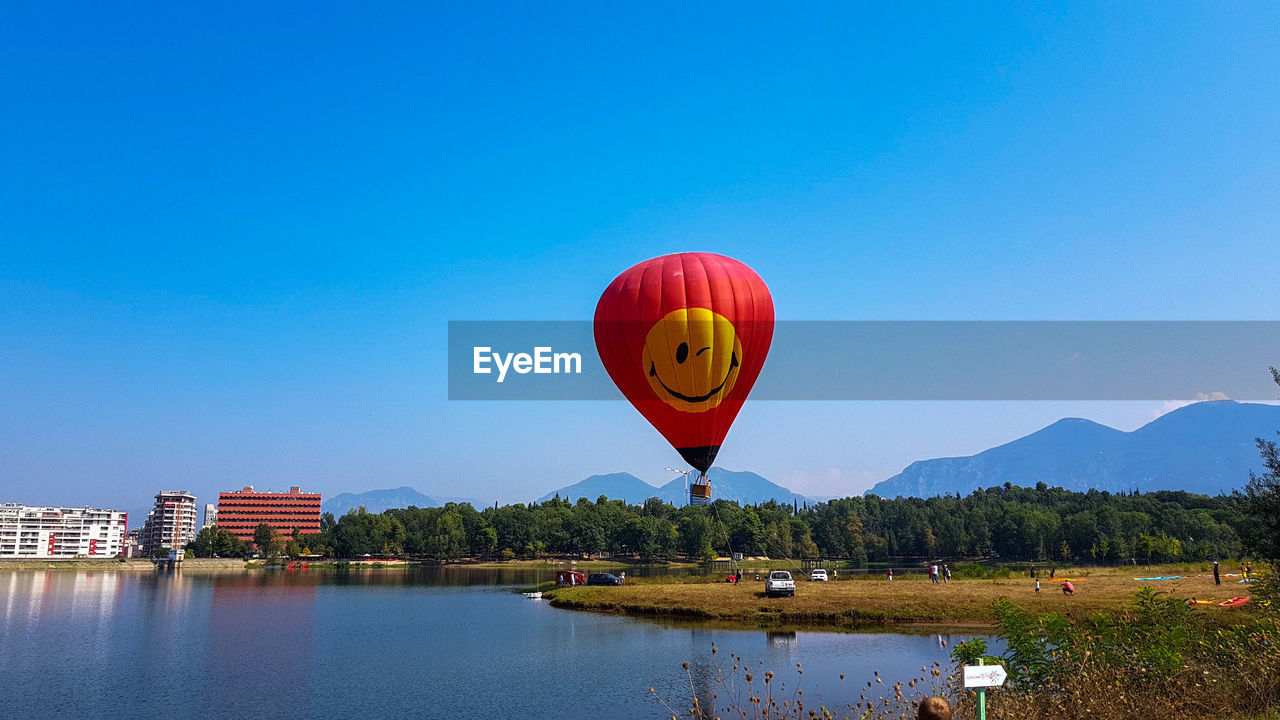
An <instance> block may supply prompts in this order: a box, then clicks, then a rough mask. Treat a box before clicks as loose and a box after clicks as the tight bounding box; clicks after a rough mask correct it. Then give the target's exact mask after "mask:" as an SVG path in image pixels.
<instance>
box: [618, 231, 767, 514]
mask: <svg viewBox="0 0 1280 720" xmlns="http://www.w3.org/2000/svg"><path fill="white" fill-rule="evenodd" d="M594 329H595V338H596V350H597V351H598V352H599V353H600V360H601V361H602V362H603V363H604V367H605V369H606V370H607V371H608V372H609V377H610V378H612V379H613V382H614V383H615V384H616V385H617V386H618V389H619V390H621V391H622V394H623V395H624V396H625V397H626V398H627V400H629V401H631V404H632V405H634V406H635V408H636V409H637V410H639V411H640V414H641V415H643V416H644V417H645V419H646V420H648V421H649V422H650V423H652V424H653V426H654V427H655V428H657V430H658V432H660V433H662V436H663V437H665V438H666V439H667V441H668V442H670V443H671V445H672V446H674V447H675V449H676V450H677V451H678V452H679V453H680V455H681V456H682V457H684V459H685V461H686V462H688V463H689V464H690V465H692V466H693V467H694V468H696V469H697V470H698V473H699V475H698V478H697V479H696V480H695V481H694V482H693V483H692V484H690V486H689V502H690V503H691V504H695V505H705V504H707V503H708V502H710V500H711V484H710V482H708V480H707V477H706V474H707V470H708V469H710V467H711V464H712V463H713V462H714V461H715V459H716V454H717V453H718V452H719V451H720V445H721V443H723V442H724V438H725V435H727V434H728V432H729V426H730V425H732V424H733V420H734V418H736V417H737V416H738V411H739V410H741V409H742V404H743V403H744V402H745V401H746V399H747V394H748V393H750V392H751V387H752V385H754V384H755V382H756V378H757V377H759V375H760V369H761V368H763V367H764V359H765V356H766V355H768V353H769V343H770V342H771V341H772V340H773V298H772V297H770V295H769V288H768V287H766V286H765V284H764V281H763V280H761V279H760V276H759V275H757V274H756V273H755V271H753V270H752V269H751V268H749V267H747V266H746V265H744V264H742V263H741V262H739V261H737V260H734V259H733V258H729V257H725V256H723V255H716V254H714V253H677V254H674V255H663V256H662V257H656V258H653V259H652V260H646V261H644V262H642V263H640V264H639V265H636V266H635V267H632V268H630V269H629V270H627V271H626V272H623V273H622V274H621V275H619V276H618V277H617V278H615V279H614V281H613V282H612V283H610V284H609V287H608V288H606V289H605V291H604V294H603V295H601V296H600V302H599V303H598V304H597V305H596V315H595V325H594Z"/></svg>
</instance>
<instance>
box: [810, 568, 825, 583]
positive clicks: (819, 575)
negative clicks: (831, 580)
mask: <svg viewBox="0 0 1280 720" xmlns="http://www.w3.org/2000/svg"><path fill="white" fill-rule="evenodd" d="M809 580H810V582H826V581H827V571H826V570H823V569H822V568H818V569H817V570H814V571H813V572H811V573H809Z"/></svg>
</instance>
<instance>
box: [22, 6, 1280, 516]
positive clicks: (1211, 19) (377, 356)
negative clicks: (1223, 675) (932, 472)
mask: <svg viewBox="0 0 1280 720" xmlns="http://www.w3.org/2000/svg"><path fill="white" fill-rule="evenodd" d="M3 15H4V21H3V22H2V23H0V107H3V108H4V109H3V111H2V112H0V501H4V500H16V501H23V502H30V503H76V504H83V503H90V504H99V505H113V506H118V507H124V508H137V507H141V506H144V505H146V504H147V503H148V502H149V496H150V495H151V494H153V493H154V492H155V491H156V490H158V489H160V488H168V487H180V488H190V489H192V490H193V491H195V492H196V493H197V494H198V495H200V496H201V500H202V501H204V500H206V499H212V495H213V494H214V493H215V492H216V491H217V490H218V489H227V488H234V487H239V486H240V485H242V484H246V483H254V484H256V485H258V486H259V487H276V488H279V487H285V486H288V485H290V484H301V485H303V486H305V487H307V488H310V489H315V490H320V491H322V492H325V493H326V494H333V493H336V492H340V491H344V490H363V489H370V488H375V487H393V486H398V485H402V484H410V485H414V486H416V487H417V488H419V489H420V490H423V491H424V492H427V493H440V494H454V495H468V496H475V497H479V498H481V499H482V500H485V501H489V500H492V499H501V500H503V501H515V500H523V499H528V498H533V497H537V496H539V495H541V494H542V493H544V492H546V491H548V490H550V489H552V488H555V487H558V486H559V485H563V484H568V483H569V482H573V481H576V480H578V479H581V478H582V477H584V476H586V475H588V474H592V473H598V472H610V471H618V470H628V471H631V472H634V473H636V474H637V475H639V476H640V477H642V478H644V479H646V480H650V481H653V482H659V481H661V480H663V479H665V478H664V477H663V472H662V467H664V466H665V465H668V464H673V463H674V462H676V460H677V458H676V456H675V454H674V452H673V451H671V450H670V449H669V447H667V446H666V444H665V443H664V442H663V441H662V440H661V438H659V437H658V436H657V434H656V433H655V432H653V431H652V430H651V429H650V428H649V427H648V425H647V424H646V423H645V422H644V421H643V420H642V419H641V418H640V417H639V416H638V414H636V413H635V412H634V411H633V410H632V409H631V408H630V407H629V406H628V405H626V404H624V403H621V402H618V403H584V404H574V403H525V404H494V403H470V404H468V403H457V402H454V403H451V402H448V401H447V400H446V399H445V392H446V387H445V374H444V339H445V328H446V322H447V321H448V320H451V319H587V318H589V317H590V313H591V311H592V309H593V308H594V304H595V301H596V298H597V297H598V296H599V293H600V291H601V290H602V289H603V288H604V286H605V285H606V284H607V283H608V282H609V280H611V279H612V278H613V277H614V276H615V275H616V274H617V273H618V272H619V271H621V270H622V269H625V268H626V267H628V266H630V265H631V264H633V263H635V262H638V261H640V260H643V259H646V258H648V257H652V256H654V255H658V254H661V253H666V252H672V251H680V250H711V251H717V252H722V253H725V254H728V255H732V256H734V257H737V258H739V259H741V260H743V261H745V262H747V263H748V264H750V265H752V266H753V267H754V268H755V269H756V270H757V271H758V272H759V273H760V274H761V275H762V276H763V277H764V278H765V279H766V281H767V282H768V283H769V285H770V287H771V288H772V291H773V294H774V299H775V303H776V306H777V309H778V314H779V317H780V318H785V319H886V320H892V319H1015V318H1016V319H1276V318H1277V309H1280V290H1277V283H1276V282H1275V278H1276V277H1277V273H1278V271H1280V260H1278V259H1277V258H1278V256H1280V254H1278V253H1277V250H1276V248H1277V246H1278V245H1280V230H1278V228H1280V202H1277V198H1280V133H1278V132H1277V131H1276V129H1277V128H1280V6H1277V5H1276V4H1274V3H1248V2H1242V3H1229V4H1224V3H1204V4H1183V3H1161V4H1159V5H1158V6H1155V5H1147V6H1145V7H1144V6H1142V5H1117V4H1115V3H1100V4H1089V3H1065V4H1063V5H1062V6H1060V7H1057V8H1028V7H1026V6H1025V4H1022V3H1015V4H1010V5H994V4H987V5H979V6H977V7H968V6H966V7H960V6H951V5H945V4H937V5H927V6H922V7H920V8H918V9H916V10H915V11H914V12H909V13H900V12H896V11H894V12H890V11H888V10H887V9H884V8H880V7H869V6H866V5H854V4H849V3H838V4H830V5H810V6H806V7H805V8H803V9H801V10H799V11H797V10H794V9H791V8H782V7H779V6H777V5H754V6H752V5H746V6H744V5H743V4H741V3H723V4H717V3H697V4H694V5H693V6H692V7H690V6H688V4H667V5H645V6H634V7H613V6H608V5H607V4H606V5H601V4H599V3H591V4H588V3H581V4H572V5H548V4H536V5H530V4H528V3H523V4H512V5H502V4H489V5H486V6H484V7H483V8H482V9H476V8H469V7H466V6H464V5H460V4H459V5H450V6H440V5H434V6H432V5H428V4H426V3H421V4H404V5H402V6H399V7H395V8H376V9H371V8H369V7H356V6H350V5H346V6H340V5H336V4H335V5H327V4H323V3H322V4H309V5H301V4H298V5H292V6H287V7H265V6H262V5H260V4H252V3H244V4H240V5H232V6H223V7H218V8H208V7H177V6H174V5H172V4H131V5H128V6H104V5H102V4H100V3H85V4H80V5H77V4H73V3H59V4H49V3H25V2H24V3H10V4H9V5H7V6H6V9H5V10H4V13H3ZM1212 390H1213V388H1205V391H1206V392H1211V391H1212ZM1159 410H1160V406H1159V404H1158V403H1147V404H1141V403H1136V404H1080V403H1075V404H1067V403H1056V404H1054V403H1036V404H1032V403H1005V404H989V405H984V404H976V403H951V404H931V403H896V404H894V403H793V404H791V403H756V404H754V405H753V404H751V403H748V406H747V408H746V410H744V412H743V414H742V416H741V417H740V418H739V422H738V424H737V426H736V427H735V429H734V431H733V432H732V433H731V434H730V436H729V441H728V443H727V444H726V446H725V448H724V450H723V451H722V453H721V456H720V462H721V464H723V465H724V466H726V467H730V468H743V469H753V470H757V471H759V472H762V473H763V474H765V475H767V476H769V477H771V478H772V479H775V480H782V481H784V482H787V483H788V484H791V485H792V486H793V487H795V488H796V489H797V490H800V491H801V492H810V493H814V494H835V493H839V492H853V491H858V490H861V489H863V488H865V487H866V486H867V485H869V484H870V483H871V482H874V481H876V480H880V479H883V478H884V477H887V476H888V475H891V474H893V473H894V472H896V471H897V470H898V469H900V468H901V467H902V466H904V465H906V464H907V463H909V462H910V461H912V460H915V459H918V458H921V457H929V456H937V455H946V454H956V453H970V452H975V451H978V450H981V449H984V448H985V447H988V446H990V445H993V444H996V443H999V442H1004V441H1007V440H1009V439H1012V438H1013V437H1016V436H1018V435H1021V434H1024V433H1026V432H1029V431H1031V430H1034V429H1036V428H1038V427H1040V426H1042V425H1045V424H1048V423H1049V422H1052V421H1053V420H1055V419H1057V418H1058V417H1061V416H1062V415H1084V416H1088V417H1092V418H1094V419H1097V420H1100V421H1103V422H1108V423H1111V424H1114V425H1116V426H1119V427H1122V428H1125V429H1131V428H1133V427H1136V426H1138V425H1140V424H1141V423H1142V422H1145V421H1146V420H1149V419H1151V418H1152V417H1154V415H1155V414H1156V413H1158V412H1159Z"/></svg>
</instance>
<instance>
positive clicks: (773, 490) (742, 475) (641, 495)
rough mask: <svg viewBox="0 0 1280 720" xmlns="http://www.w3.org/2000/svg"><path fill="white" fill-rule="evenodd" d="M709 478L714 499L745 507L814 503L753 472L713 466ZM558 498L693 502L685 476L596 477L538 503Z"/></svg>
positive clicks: (543, 497) (571, 486)
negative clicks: (661, 480) (660, 481)
mask: <svg viewBox="0 0 1280 720" xmlns="http://www.w3.org/2000/svg"><path fill="white" fill-rule="evenodd" d="M707 478H708V479H709V480H710V481H711V492H712V497H713V498H715V499H717V500H734V501H737V502H738V503H739V504H743V505H746V504H752V505H754V504H756V503H762V502H768V501H769V500H777V501H778V502H780V503H807V502H812V500H811V499H810V498H807V497H805V496H804V495H801V494H799V493H794V492H792V491H791V490H790V489H789V488H785V487H782V486H781V485H778V484H776V483H773V482H770V481H769V480H766V479H765V478H763V477H761V476H759V475H757V474H755V473H753V472H738V471H733V470H725V469H724V468H718V467H713V468H711V471H710V472H708V473H707ZM557 495H558V496H560V497H562V498H565V499H567V500H569V501H570V502H576V501H577V499H578V498H580V497H584V498H587V499H588V500H590V501H592V502H595V500H596V498H598V497H600V496H601V495H604V496H606V497H608V498H609V499H611V500H626V501H627V502H628V503H630V504H632V505H639V504H641V503H643V502H644V501H645V500H648V499H649V498H651V497H656V498H659V499H661V500H665V501H666V502H669V503H671V504H672V505H677V506H680V505H684V504H686V503H688V502H689V498H688V495H687V490H686V489H685V479H684V478H683V477H676V478H675V479H673V480H672V481H671V482H668V483H667V484H665V485H663V486H661V487H654V486H653V485H650V484H649V483H647V482H645V481H643V480H641V479H640V478H638V477H636V476H635V475H632V474H631V473H610V474H608V475H592V476H591V477H589V478H587V479H586V480H583V481H581V482H576V483H574V484H572V485H569V486H568V487H563V488H560V489H559V490H556V491H554V492H550V493H547V494H546V495H543V496H542V497H540V498H538V502H546V501H547V500H550V499H551V498H553V497H556V496H557Z"/></svg>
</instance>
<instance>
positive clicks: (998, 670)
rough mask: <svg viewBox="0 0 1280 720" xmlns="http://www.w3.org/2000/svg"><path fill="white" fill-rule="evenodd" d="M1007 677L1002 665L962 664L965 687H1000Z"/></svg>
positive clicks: (1007, 674)
mask: <svg viewBox="0 0 1280 720" xmlns="http://www.w3.org/2000/svg"><path fill="white" fill-rule="evenodd" d="M1007 677H1009V673H1007V672H1005V670H1004V666H1003V665H965V666H964V686H965V687H967V688H971V687H1000V686H1001V685H1003V684H1004V679H1005V678H1007Z"/></svg>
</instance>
